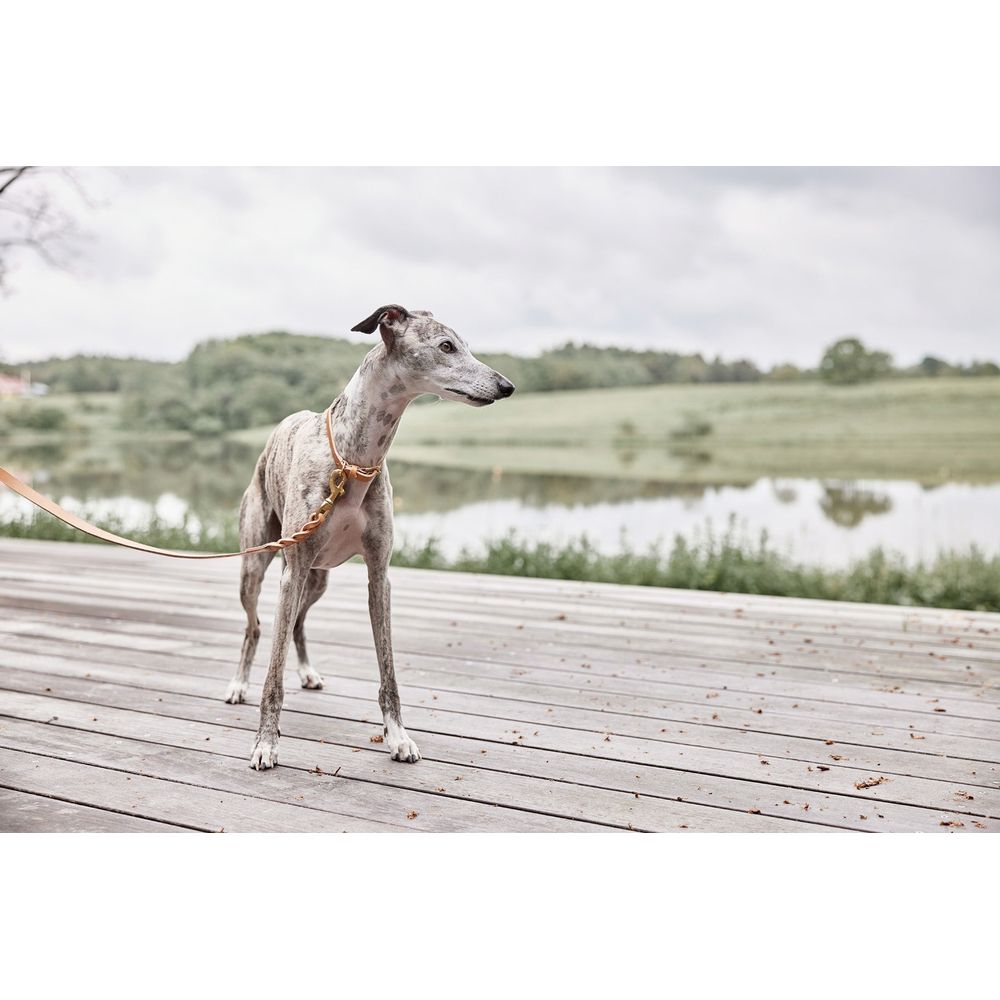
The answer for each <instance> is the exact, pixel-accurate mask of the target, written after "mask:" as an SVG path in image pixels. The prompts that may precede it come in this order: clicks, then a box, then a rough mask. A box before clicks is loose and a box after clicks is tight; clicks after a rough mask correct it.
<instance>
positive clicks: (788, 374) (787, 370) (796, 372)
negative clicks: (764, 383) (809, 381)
mask: <svg viewBox="0 0 1000 1000" xmlns="http://www.w3.org/2000/svg"><path fill="white" fill-rule="evenodd" d="M805 375H806V373H805V372H803V371H802V369H801V368H799V367H798V365H793V364H788V363H785V364H782V365H775V366H774V367H773V368H772V369H771V370H770V371H769V372H768V373H767V375H766V378H767V380H768V381H769V382H795V381H797V380H798V379H801V378H805Z"/></svg>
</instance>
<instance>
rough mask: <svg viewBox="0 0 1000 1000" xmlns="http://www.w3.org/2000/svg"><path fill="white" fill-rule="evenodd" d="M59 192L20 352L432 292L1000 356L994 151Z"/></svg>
mask: <svg viewBox="0 0 1000 1000" xmlns="http://www.w3.org/2000/svg"><path fill="white" fill-rule="evenodd" d="M77 175H78V177H79V178H80V179H81V181H82V182H83V185H84V187H85V188H86V190H87V191H88V193H89V194H90V197H91V200H92V201H93V202H95V204H94V206H93V207H90V208H88V207H86V206H83V205H81V204H80V203H79V202H77V201H76V200H75V195H74V194H73V193H72V191H71V190H70V189H69V188H66V189H62V188H60V191H62V192H63V193H61V194H60V195H59V197H60V198H61V199H62V202H63V204H64V205H65V206H66V207H67V208H70V209H72V211H73V212H74V214H75V215H76V216H77V218H78V220H79V222H80V224H81V225H82V227H83V228H85V229H86V230H87V231H88V233H89V240H88V241H87V242H86V243H84V244H83V245H82V248H81V254H80V257H79V259H78V261H77V262H76V264H75V265H74V267H73V270H72V271H71V272H69V273H66V272H62V271H58V270H53V269H51V268H48V267H46V266H45V265H44V264H43V263H41V262H40V261H38V260H37V259H34V258H32V257H30V256H24V255H22V256H19V257H17V258H13V259H12V260H11V264H12V272H11V274H10V275H9V285H10V287H11V292H10V294H8V295H7V296H6V297H0V355H2V357H3V358H4V360H12V361H19V360H24V359H28V358H32V357H40V356H45V355H49V354H53V353H61V354H67V353H75V352H87V353H97V352H101V353H104V352H108V353H115V354H138V355H142V356H146V357H156V358H169V359H176V358H180V357H182V356H183V355H184V354H185V353H186V352H187V350H188V349H189V348H190V347H191V346H192V345H193V344H195V343H196V342H197V341H199V340H203V339H205V338H206V337H219V336H233V335H236V334H240V333H249V332H256V331H263V330H275V329H279V330H291V331H295V332H300V333H320V334H333V335H338V336H343V335H347V336H351V337H356V338H357V339H363V338H361V337H360V335H357V334H348V333H347V331H348V330H349V328H350V327H351V326H352V325H353V324H354V323H356V322H357V321H358V320H360V319H363V318H364V317H365V316H367V315H368V314H369V313H370V312H371V311H372V310H373V309H374V308H376V307H377V306H379V305H381V304H383V303H388V302H399V303H401V304H403V305H404V306H407V307H410V308H414V309H430V310H432V311H433V312H434V314H435V316H437V317H438V318H439V319H441V320H442V321H444V322H445V323H447V324H449V325H450V326H453V327H454V328H455V329H456V330H458V331H459V332H460V333H461V334H462V335H464V336H465V338H466V339H467V340H468V341H469V343H470V345H471V346H472V347H473V349H476V348H481V349H489V350H511V351H514V352H521V353H534V352H537V351H538V350H540V349H541V348H543V347H547V346H552V345H556V344H560V343H563V342H565V341H566V340H570V339H572V340H576V341H581V340H585V341H588V342H592V343H599V344H623V345H629V346H635V347H654V348H661V349H676V350H682V351H701V352H702V353H704V354H706V355H714V354H717V353H719V354H722V355H723V356H724V357H727V358H735V357H748V358H751V359H752V360H754V361H756V362H758V363H762V364H771V363H774V362H778V361H784V360H790V361H793V362H796V363H798V364H808V365H812V364H815V363H816V361H817V360H818V357H819V355H820V353H821V351H822V349H823V348H824V347H825V346H826V345H827V344H829V343H830V342H831V341H833V340H835V339H837V338H839V337H842V336H846V335H857V336H860V337H861V338H862V339H863V340H864V341H865V342H866V343H868V344H870V345H871V346H876V347H879V348H883V349H886V350H889V351H891V352H892V353H893V354H894V355H895V356H896V358H897V359H898V360H900V361H903V362H911V361H914V360H917V359H919V358H920V357H922V356H923V355H924V354H927V353H934V354H939V355H941V356H943V357H946V358H948V359H952V360H968V359H970V358H973V357H990V358H994V359H995V358H1000V171H998V170H992V169H939V168H927V169H923V168H919V169H918V168H899V169H895V168H894V169H874V168H873V169H857V170H847V169H837V168H831V169H816V168H719V169H709V168H665V169H604V168H599V169H597V168H595V169H435V168H419V169H353V168H352V169H341V168H329V169H321V168H301V169H300V168H192V169H177V168H156V169H132V168H129V169H116V170H93V169H85V170H80V171H78V172H77Z"/></svg>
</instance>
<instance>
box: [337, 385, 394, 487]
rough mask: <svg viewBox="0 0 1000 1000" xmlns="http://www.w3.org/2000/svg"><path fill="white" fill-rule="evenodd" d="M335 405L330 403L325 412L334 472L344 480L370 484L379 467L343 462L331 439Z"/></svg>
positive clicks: (378, 471)
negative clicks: (338, 473) (357, 480)
mask: <svg viewBox="0 0 1000 1000" xmlns="http://www.w3.org/2000/svg"><path fill="white" fill-rule="evenodd" d="M335 405H336V403H331V404H330V405H329V407H327V411H326V439H327V441H329V442H330V454H331V455H332V456H333V464H334V465H335V466H336V467H337V468H336V470H335V471H339V472H342V473H343V474H344V478H345V479H360V480H361V481H362V482H363V483H370V482H371V481H372V480H373V479H374V478H375V477H376V476H377V475H378V474H379V473H380V472H381V471H382V466H381V465H372V466H364V465H352V464H351V463H350V462H345V461H344V460H343V459H342V458H341V457H340V452H339V451H337V442H336V441H335V440H334V437H333V408H334V406H335Z"/></svg>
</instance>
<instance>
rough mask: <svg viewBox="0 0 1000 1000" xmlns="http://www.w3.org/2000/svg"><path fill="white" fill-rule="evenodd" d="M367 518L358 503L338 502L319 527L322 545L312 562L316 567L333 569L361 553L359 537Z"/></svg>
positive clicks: (362, 532)
mask: <svg viewBox="0 0 1000 1000" xmlns="http://www.w3.org/2000/svg"><path fill="white" fill-rule="evenodd" d="M367 523H368V519H367V517H366V516H365V512H364V508H363V507H361V506H360V505H357V506H355V505H351V504H344V505H343V506H341V505H340V504H338V505H337V506H335V507H334V509H333V511H332V513H331V514H330V516H329V517H328V518H327V520H326V523H325V524H324V525H323V526H322V528H320V531H321V532H322V546H321V548H320V550H319V552H318V554H317V556H316V561H315V562H314V563H313V566H314V568H316V569H333V568H334V567H336V566H339V565H340V564H341V563H343V562H346V561H347V560H348V559H350V558H351V557H352V556H356V555H360V553H361V537H362V535H363V534H364V530H365V526H366V525H367Z"/></svg>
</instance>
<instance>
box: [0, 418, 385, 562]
mask: <svg viewBox="0 0 1000 1000" xmlns="http://www.w3.org/2000/svg"><path fill="white" fill-rule="evenodd" d="M326 439H327V441H328V442H329V443H330V454H331V455H332V456H333V462H334V469H333V472H331V473H330V483H329V486H330V492H329V493H328V494H327V497H326V499H325V500H324V501H323V502H322V503H321V504H320V505H319V507H317V508H316V510H314V511H313V513H312V514H311V515H310V517H309V520H308V521H306V523H305V524H303V525H302V527H301V528H299V530H298V531H296V532H295V533H294V534H292V535H289V536H288V537H286V538H279V539H277V540H276V541H273V542H266V543H265V544H264V545H255V546H253V548H249V549H243V550H241V551H240V552H171V551H170V550H169V549H158V548H156V546H154V545H146V544H144V543H143V542H136V541H133V540H132V539H131V538H122V537H121V535H115V534H113V533H112V532H110V531H105V530H104V529H103V528H98V527H97V526H96V525H94V524H90V522H88V521H84V520H83V518H81V517H77V516H76V514H72V513H70V512H69V511H68V510H66V509H65V508H64V507H60V506H59V504H57V503H56V502H55V501H54V500H50V499H49V498H48V497H46V496H43V495H42V494H41V493H39V492H38V491H37V490H33V489H32V488H31V487H30V486H29V485H28V484H27V483H23V482H21V480H20V479H18V478H17V476H15V475H14V474H13V473H12V472H8V471H7V470H6V469H5V468H3V466H0V483H3V484H4V486H7V487H9V488H10V489H12V490H13V491H14V492H15V493H19V494H20V495H21V496H22V497H24V498H25V500H30V501H31V503H33V504H34V505H35V506H36V507H39V508H41V509H42V510H44V511H45V512H46V513H47V514H52V515H53V517H58V518H59V520H60V521H64V522H65V523H66V524H68V525H69V526H70V527H71V528H76V529H77V530H78V531H82V532H84V533H85V534H88V535H91V536H92V537H94V538H99V539H101V541H104V542H112V543H113V544H115V545H121V546H123V547H124V548H126V549H135V550H136V551H137V552H152V553H153V554H154V555H157V556H170V557H171V558H173V559H231V558H233V557H234V556H249V555H253V554H255V553H258V552H280V551H281V550H282V549H287V548H290V547H291V546H292V545H298V544H299V542H302V541H305V539H307V538H308V537H309V536H310V535H311V534H312V533H313V532H314V531H315V530H316V529H317V528H318V527H319V526H320V525H321V524H322V523H323V522H324V521H325V520H326V518H327V515H328V514H329V513H330V511H331V510H332V509H333V505H334V504H335V503H336V502H337V500H338V499H340V497H342V496H343V495H344V491H345V489H346V488H347V481H348V479H358V480H360V481H361V482H363V483H370V482H371V481H372V480H373V479H374V478H375V477H376V476H377V475H378V474H379V473H380V472H381V471H382V466H381V465H375V466H371V467H366V466H360V465H353V464H352V463H351V462H345V461H344V459H343V458H341V457H340V452H338V451H337V445H336V443H335V442H334V440H333V404H332V403H331V404H330V406H329V408H328V409H327V411H326Z"/></svg>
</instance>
